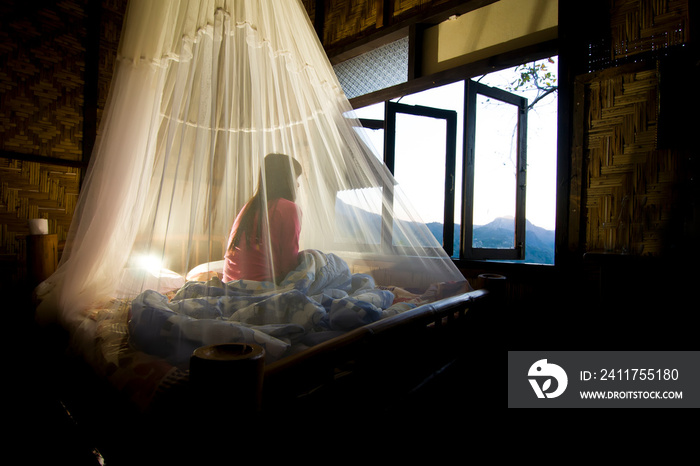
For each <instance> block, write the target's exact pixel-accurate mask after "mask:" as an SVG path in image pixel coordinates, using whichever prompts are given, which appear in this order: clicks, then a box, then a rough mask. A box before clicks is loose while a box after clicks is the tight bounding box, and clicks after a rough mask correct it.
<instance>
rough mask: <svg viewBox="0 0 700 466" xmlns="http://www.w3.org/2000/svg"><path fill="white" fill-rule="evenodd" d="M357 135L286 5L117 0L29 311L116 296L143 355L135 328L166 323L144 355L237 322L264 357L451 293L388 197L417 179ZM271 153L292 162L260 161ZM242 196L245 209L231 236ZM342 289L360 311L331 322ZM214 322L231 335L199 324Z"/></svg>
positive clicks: (291, 4)
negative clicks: (396, 170)
mask: <svg viewBox="0 0 700 466" xmlns="http://www.w3.org/2000/svg"><path fill="white" fill-rule="evenodd" d="M358 127H359V123H358V121H357V120H356V119H354V118H353V116H352V109H351V106H350V104H349V102H348V100H347V98H346V97H345V96H344V94H343V92H342V90H341V88H340V86H339V83H338V81H337V79H336V76H335V74H334V72H333V69H332V67H331V65H330V63H329V61H328V59H327V57H326V55H325V53H324V50H323V48H322V47H321V44H320V42H319V40H318V38H317V36H316V34H315V32H314V30H313V28H312V26H311V24H310V21H309V18H308V16H307V14H306V11H305V10H304V8H303V6H302V5H301V2H300V1H298V0H131V1H130V2H129V4H128V8H127V12H126V16H125V24H124V29H123V33H122V38H121V43H120V47H119V52H118V60H117V64H116V68H115V70H114V75H113V80H112V86H111V91H110V96H109V99H108V102H107V104H106V108H105V111H104V115H103V118H102V121H101V126H100V131H99V137H98V140H97V142H96V145H95V149H94V152H93V154H92V158H91V161H90V166H89V168H88V172H87V175H86V178H85V182H84V185H83V188H82V191H81V194H80V198H79V204H78V207H77V210H76V213H75V217H74V220H73V223H72V225H71V229H70V234H69V238H68V241H67V243H66V247H65V250H64V252H63V255H62V257H61V261H60V263H59V267H58V270H57V271H56V272H55V273H54V274H53V275H52V276H51V277H50V278H49V279H48V280H47V281H45V282H44V283H42V284H41V285H40V286H39V288H38V289H37V295H38V297H39V298H40V299H41V304H40V305H39V308H38V311H37V315H38V318H39V319H40V320H42V321H47V320H48V321H51V320H58V321H60V322H62V323H63V324H64V325H67V326H68V327H70V328H80V327H83V326H84V325H85V323H86V322H95V320H96V318H95V309H100V310H102V311H103V312H104V311H105V310H107V309H110V306H117V304H115V303H119V304H123V303H124V302H127V303H129V311H128V312H129V314H128V319H129V328H130V330H131V332H132V342H133V344H135V345H137V346H139V347H140V348H144V349H145V350H148V349H149V338H151V337H152V336H153V335H155V334H159V335H163V327H162V326H160V327H158V328H159V331H158V332H156V331H152V329H151V328H150V327H148V326H156V325H160V324H159V323H160V322H161V320H169V322H170V323H171V324H172V323H173V322H176V323H177V332H175V331H173V332H172V334H171V335H169V337H170V339H169V340H168V343H167V350H165V349H163V346H162V345H161V344H160V343H155V344H154V347H155V348H151V349H150V350H149V351H153V352H154V353H159V352H160V353H167V354H166V355H165V356H170V355H172V354H173V353H181V354H183V355H184V354H186V353H187V351H190V350H191V349H192V347H196V346H197V345H203V344H210V343H214V342H218V341H222V340H223V341H222V342H225V341H228V340H231V339H233V338H234V337H233V336H232V333H231V332H232V330H230V327H231V325H233V324H236V325H237V326H238V327H236V328H237V332H238V333H237V334H236V335H238V336H239V337H240V334H241V333H245V332H244V331H248V330H251V329H252V331H253V333H254V335H253V336H252V337H251V338H254V339H256V341H259V342H262V343H264V344H267V343H270V342H272V341H273V340H274V343H275V345H272V344H270V345H267V346H266V350H267V351H268V353H269V354H270V355H272V356H274V355H277V354H279V355H283V354H285V351H287V350H288V349H289V348H290V346H293V345H294V343H295V342H297V341H299V336H300V335H304V336H308V335H309V334H312V333H315V332H317V331H319V330H329V329H334V330H346V329H348V328H352V326H353V325H359V324H360V323H363V322H367V321H371V320H376V319H378V318H383V317H385V316H387V315H390V314H391V313H394V312H401V311H402V310H404V309H406V308H408V307H410V306H413V305H419V304H420V303H421V302H425V301H429V300H430V299H439V298H441V297H445V296H448V295H450V294H455V293H458V292H461V291H465V290H466V289H467V288H468V287H469V285H468V283H467V282H466V280H465V279H464V277H463V276H462V275H461V274H460V272H459V271H458V269H457V268H456V267H455V265H454V264H453V262H452V261H451V260H450V259H449V258H448V257H447V255H446V254H445V253H444V251H443V250H442V248H441V245H440V244H438V243H437V241H436V240H435V238H434V237H433V236H432V235H431V233H430V232H429V231H428V229H427V227H426V226H425V225H424V224H423V223H422V222H421V221H420V219H419V218H417V216H415V215H414V214H413V211H412V209H411V208H410V206H409V205H407V203H406V202H405V201H404V197H403V195H402V193H401V189H404V190H405V189H409V190H412V189H415V190H420V189H421V187H420V186H403V187H399V186H397V185H396V183H395V181H394V179H393V177H392V175H391V174H390V173H389V172H388V170H387V169H386V168H385V166H384V165H383V164H382V163H381V161H380V160H379V159H378V158H377V156H376V155H375V151H374V150H373V149H372V148H371V147H370V145H369V144H368V143H367V142H366V141H365V140H364V139H363V136H362V135H361V133H360V132H358V131H357V128H358ZM268 154H284V155H286V156H288V157H277V156H275V157H276V159H277V161H278V162H279V161H280V160H281V161H283V163H281V164H279V163H278V164H277V165H274V164H270V165H268V164H266V163H264V160H265V159H266V156H267V155H268ZM275 157H272V158H275ZM272 158H270V159H272ZM297 163H298V166H297ZM426 163H429V161H426ZM299 168H300V169H301V170H300V173H299V171H298V170H299ZM273 171H274V172H275V173H272V172H273ZM280 173H281V174H282V175H280ZM292 174H293V175H292ZM273 175H275V176H276V178H275V176H273ZM297 175H298V176H297ZM259 184H260V185H259ZM256 192H258V196H257V197H256V198H255V199H256V200H255V201H254V202H249V201H250V200H251V198H252V196H253V195H254V194H255V193H256ZM280 193H282V194H280ZM284 193H286V194H284ZM246 205H249V206H250V210H251V212H252V211H255V212H257V214H256V215H251V217H250V218H249V221H248V222H247V223H246V222H243V223H246V224H247V225H250V226H251V229H249V230H246V231H247V237H246V235H242V237H241V238H239V239H237V241H236V242H232V241H231V240H232V239H233V235H231V232H232V226H233V225H234V221H235V220H236V218H237V217H238V214H239V212H241V210H242V209H243V208H244V206H246ZM258 206H263V207H264V206H266V207H267V208H258ZM241 218H243V216H242V217H241ZM234 243H235V244H234ZM251 244H252V246H251ZM251 247H252V248H253V250H252V252H251V250H248V252H245V251H244V249H245V248H251ZM290 251H291V252H290ZM290 255H292V256H293V257H294V263H293V264H291V265H290V264H289V262H288V259H289V256H290ZM283 256H284V257H286V260H287V262H285V259H284V257H283ZM227 268H229V269H230V270H229V271H228V272H227ZM234 269H235V270H234ZM253 272H257V273H258V275H247V274H249V273H250V274H253ZM265 277H267V278H265ZM289 291H294V293H295V295H294V298H292V297H289V296H288V295H289V293H287V292H289ZM358 293H360V294H363V295H362V296H363V297H362V300H360V299H359V298H358V296H359V295H358ZM273 294H274V296H275V297H276V298H277V301H278V302H279V297H280V296H285V299H286V301H284V304H283V305H280V304H279V303H278V304H276V305H275V306H276V307H275V308H274V310H273V311H270V310H269V309H270V308H266V307H264V306H263V305H261V304H260V303H261V300H262V299H263V298H269V297H270V296H272V295H273ZM241 296H245V297H246V301H245V303H244V304H241V303H240V302H239V301H240V300H239V299H238V298H240V297H241ZM296 298H299V300H302V299H303V302H302V301H297V300H296ZM355 298H357V300H358V301H361V306H360V307H359V308H356V309H355V312H356V313H357V315H355V316H354V317H352V318H348V316H347V315H345V316H339V317H338V319H337V320H335V321H334V320H333V319H332V318H331V317H330V315H331V309H332V307H333V306H335V308H334V309H336V310H337V309H338V308H339V307H340V306H339V304H338V302H339V301H340V300H342V299H346V300H348V299H351V300H352V301H354V300H355ZM365 298H366V299H365ZM300 303H301V304H300ZM331 303H332V304H331ZM399 305H400V306H399ZM397 306H398V307H397ZM293 310H294V311H293ZM296 311H299V312H296ZM302 311H303V312H302ZM161 317H162V319H161V320H159V319H160V318H161ZM343 319H345V320H343ZM353 319H356V320H353ZM210 320H211V321H216V322H217V323H219V324H220V323H221V322H226V323H227V325H229V327H227V328H226V330H222V327H221V326H220V325H219V326H212V327H211V329H209V328H208V327H207V326H204V325H202V322H203V321H207V322H208V321H210ZM195 323H196V324H197V325H196V329H195V325H194V324H195ZM290 325H292V326H293V327H294V332H296V333H294V332H292V331H291V330H289V326H290ZM149 332H150V333H149ZM290 332H291V333H290ZM151 333H152V334H153V335H151ZM153 338H155V337H154V336H153ZM242 338H245V336H244V337H242ZM277 340H278V341H279V342H281V343H280V345H281V346H280V345H277V343H278V341H277ZM180 342H185V343H183V347H182V348H181V349H178V345H179V344H180ZM276 345H277V346H276ZM283 350H284V351H283ZM183 359H184V356H183Z"/></svg>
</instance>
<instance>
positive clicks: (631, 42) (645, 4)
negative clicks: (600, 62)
mask: <svg viewBox="0 0 700 466" xmlns="http://www.w3.org/2000/svg"><path fill="white" fill-rule="evenodd" d="M688 2H689V0H611V24H610V26H611V35H612V59H613V60H616V59H621V58H626V57H630V56H633V55H638V54H641V53H648V52H653V51H655V50H659V49H662V48H667V47H671V46H675V45H681V44H685V43H686V42H688V38H689V37H690V35H689V30H688V27H689V21H688Z"/></svg>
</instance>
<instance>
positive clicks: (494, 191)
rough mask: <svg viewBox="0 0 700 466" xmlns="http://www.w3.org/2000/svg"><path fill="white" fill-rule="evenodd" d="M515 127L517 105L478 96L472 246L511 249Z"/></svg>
mask: <svg viewBox="0 0 700 466" xmlns="http://www.w3.org/2000/svg"><path fill="white" fill-rule="evenodd" d="M517 127H518V107H517V106H515V105H512V104H507V103H504V102H501V101H498V100H495V99H491V98H488V97H485V96H483V95H478V96H477V103H476V140H475V148H474V235H473V239H472V247H475V248H493V249H510V248H513V247H514V241H515V191H516V186H517V184H516V175H517ZM485 225H488V228H477V226H485Z"/></svg>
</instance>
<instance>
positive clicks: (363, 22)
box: [323, 0, 381, 46]
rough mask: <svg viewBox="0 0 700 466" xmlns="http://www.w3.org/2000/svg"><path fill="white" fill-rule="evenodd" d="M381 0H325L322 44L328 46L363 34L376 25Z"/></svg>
mask: <svg viewBox="0 0 700 466" xmlns="http://www.w3.org/2000/svg"><path fill="white" fill-rule="evenodd" d="M380 1H381V0H353V1H349V2H338V1H327V2H326V6H325V8H326V11H325V22H324V28H323V45H324V46H329V45H333V44H337V43H339V42H343V41H347V40H349V39H351V38H354V37H358V36H360V35H363V34H367V33H372V32H373V31H374V29H375V28H376V27H377V15H378V14H381V11H380V10H379V7H380V5H379V4H380Z"/></svg>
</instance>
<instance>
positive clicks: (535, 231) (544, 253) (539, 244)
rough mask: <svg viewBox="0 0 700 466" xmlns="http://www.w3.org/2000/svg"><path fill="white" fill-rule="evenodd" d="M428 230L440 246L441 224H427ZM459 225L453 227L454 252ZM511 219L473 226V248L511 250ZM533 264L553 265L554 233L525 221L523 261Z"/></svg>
mask: <svg viewBox="0 0 700 466" xmlns="http://www.w3.org/2000/svg"><path fill="white" fill-rule="evenodd" d="M427 225H428V229H430V231H431V232H432V233H433V235H434V236H435V238H437V240H438V241H439V242H440V244H442V236H443V226H442V223H428V224H427ZM460 228H461V227H460V225H455V231H454V238H455V240H454V250H455V251H458V250H459V234H460ZM514 235H515V233H514V228H513V218H507V217H499V218H497V219H495V220H494V221H492V222H490V223H487V224H486V225H478V226H477V225H474V246H475V247H482V248H512V247H513V238H514ZM523 262H526V263H534V264H554V231H552V230H547V229H544V228H542V227H538V226H537V225H534V224H533V223H532V222H530V221H526V225H525V259H524V260H523Z"/></svg>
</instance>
